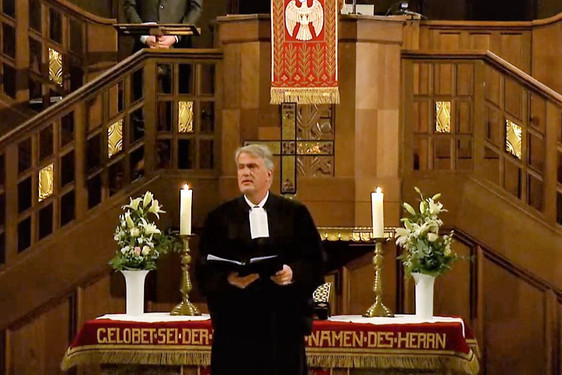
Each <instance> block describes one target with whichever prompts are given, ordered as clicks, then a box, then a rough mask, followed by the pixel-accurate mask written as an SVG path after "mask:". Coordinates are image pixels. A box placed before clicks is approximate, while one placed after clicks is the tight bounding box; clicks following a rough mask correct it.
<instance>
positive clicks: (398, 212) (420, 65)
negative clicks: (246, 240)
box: [0, 0, 562, 375]
mask: <svg viewBox="0 0 562 375" xmlns="http://www.w3.org/2000/svg"><path fill="white" fill-rule="evenodd" d="M162 1H164V0H162ZM346 2H347V3H349V4H342V5H343V6H344V7H343V8H342V10H341V11H340V14H339V15H338V22H337V25H334V27H337V55H336V59H337V62H336V63H337V71H338V90H339V103H333V104H329V103H327V104H322V103H321V104H294V105H293V104H291V103H288V104H271V103H270V99H271V96H270V88H271V74H272V32H273V31H272V30H273V28H274V26H272V17H271V16H270V7H269V1H267V2H262V1H255V0H253V1H250V0H218V1H205V2H204V4H203V14H202V16H201V18H200V20H199V21H198V23H197V26H198V27H199V28H200V30H201V35H200V36H193V37H192V43H193V46H192V48H188V49H158V48H156V49H148V48H146V49H141V50H139V51H137V52H134V53H132V52H131V51H132V44H133V42H132V40H133V37H132V36H128V35H124V34H123V33H122V32H119V30H118V28H116V27H115V26H114V25H115V24H119V23H121V24H122V23H124V18H123V9H122V4H121V1H120V0H99V1H87V0H17V1H16V0H0V21H1V23H2V27H1V28H0V46H1V48H0V61H1V65H0V70H1V81H0V113H1V116H2V121H1V122H0V374H6V375H31V374H64V373H70V374H79V375H86V374H92V375H94V374H102V373H104V371H105V370H104V369H103V368H100V366H99V365H91V364H84V365H82V366H77V367H74V368H72V369H70V370H69V371H68V372H64V371H63V370H62V369H61V361H62V358H63V356H64V355H65V352H66V350H67V348H68V347H69V345H70V343H71V342H72V340H73V339H74V337H75V336H76V334H77V333H78V331H79V330H80V328H81V327H82V325H83V324H84V323H85V322H86V321H88V320H91V319H95V318H96V317H98V316H100V315H104V314H108V313H123V312H124V309H125V285H124V281H123V277H122V276H121V275H120V274H119V273H116V272H115V271H114V270H112V269H111V267H110V266H109V265H108V261H109V260H110V259H111V258H112V256H113V254H114V253H115V251H116V249H117V245H116V244H115V241H114V238H113V233H114V231H115V227H116V226H117V225H118V218H119V215H120V214H121V213H122V210H121V206H122V205H124V204H127V203H128V202H129V197H135V196H139V195H142V194H144V192H145V191H151V192H153V193H154V196H155V197H157V198H158V200H159V201H160V202H161V203H162V205H163V209H164V210H165V211H166V213H165V214H162V215H161V217H160V219H159V221H158V225H159V227H160V228H166V229H167V228H172V229H179V227H180V206H179V197H180V189H181V188H182V186H183V185H184V184H185V183H189V185H190V187H191V188H192V190H193V215H192V226H193V234H194V235H193V236H192V237H191V239H190V247H191V253H192V256H193V258H196V257H197V247H198V236H199V235H200V233H201V230H202V227H203V224H204V220H205V217H206V215H207V214H208V213H209V211H210V210H211V209H212V208H214V207H215V206H217V205H218V204H219V203H221V202H223V201H225V200H227V199H231V198H234V197H236V196H238V195H239V191H238V186H237V179H236V174H237V170H236V165H235V163H234V160H233V156H234V152H235V150H236V149H237V148H238V147H240V146H242V145H245V144H251V143H260V144H266V145H268V146H269V148H270V149H271V150H272V152H273V154H274V159H275V175H274V182H273V185H272V191H273V192H275V193H277V194H284V195H287V196H289V197H290V198H291V199H296V200H298V201H300V202H302V203H304V204H305V205H306V206H307V207H308V209H309V210H310V212H311V214H312V216H313V218H314V221H315V223H316V225H317V227H318V231H319V233H320V236H321V238H322V242H323V245H324V248H325V250H326V253H327V257H328V267H327V268H328V269H327V273H326V275H325V278H326V281H328V282H330V283H331V285H332V287H331V294H330V300H329V302H330V304H329V309H330V313H331V315H361V314H362V313H363V312H364V311H365V309H367V308H368V307H369V306H370V305H371V304H372V302H373V299H374V291H373V273H374V270H373V250H374V245H373V242H372V241H371V240H370V236H369V232H370V230H371V229H370V228H371V226H372V219H371V214H372V212H371V204H372V202H371V192H372V191H374V189H375V188H376V187H377V186H380V187H382V189H383V192H384V233H385V236H387V237H389V240H387V241H385V242H383V244H382V255H383V258H382V259H383V260H382V264H381V272H380V280H379V283H381V284H382V285H383V289H382V292H381V293H382V295H381V296H380V297H381V298H382V300H383V301H384V303H385V305H386V306H387V307H388V308H389V309H390V310H391V311H393V312H395V313H400V314H412V313H414V309H415V302H414V301H415V297H414V283H413V280H412V279H411V278H405V277H404V270H403V269H402V267H401V264H400V262H399V261H398V260H397V256H399V255H400V253H401V249H400V247H398V246H397V245H396V243H395V239H394V230H395V228H396V227H399V226H400V225H401V221H400V219H401V218H402V217H403V216H404V211H403V208H402V202H409V203H410V204H412V205H413V206H414V207H416V205H417V204H418V202H417V199H418V195H417V193H416V192H415V190H414V187H419V188H420V189H421V191H422V192H424V193H425V194H426V195H429V196H431V195H433V194H436V193H441V198H440V200H441V202H443V204H444V206H445V208H446V209H447V212H445V213H444V215H443V222H444V226H443V228H444V230H447V231H450V230H453V231H454V242H453V244H452V247H453V249H454V250H455V252H457V253H458V254H460V255H461V256H462V257H463V259H462V260H459V261H458V262H456V263H455V264H454V266H453V267H452V269H451V271H450V272H448V273H446V274H445V275H443V276H440V277H438V278H437V279H436V280H435V289H434V313H435V315H444V316H458V317H462V318H463V319H464V321H465V322H466V324H467V326H469V327H470V328H471V329H472V331H473V332H474V337H475V339H476V341H477V342H478V348H479V350H478V352H479V353H478V362H479V373H481V374H521V375H531V374H532V375H535V374H537V375H538V374H550V375H557V374H562V361H561V358H562V44H561V43H560V40H562V5H561V3H560V2H559V1H558V0H544V1H543V0H541V1H538V0H517V1H497V2H493V3H494V4H490V3H492V2H489V1H483V0H455V1H452V2H451V1H445V0H438V1H432V2H429V1H427V0H426V1H423V0H418V1H410V2H407V1H404V2H397V3H395V2H394V1H387V0H384V1H379V0H375V1H372V0H364V1H358V4H356V6H357V9H360V10H361V11H362V12H364V13H363V14H361V13H359V12H357V11H356V12H355V13H354V12H353V10H352V11H350V9H352V8H353V7H354V5H352V4H351V1H350V0H346ZM365 12H367V13H365ZM163 72H164V73H163ZM139 83H140V84H139ZM180 263H181V262H180V257H179V255H177V254H168V255H166V256H163V257H162V258H161V259H160V260H159V261H158V269H157V270H155V271H152V272H150V273H149V275H148V278H147V280H146V292H145V293H146V311H147V312H161V311H170V310H171V309H172V308H173V307H174V306H175V305H176V304H177V303H178V302H179V301H180V300H181V295H180V292H179V290H178V289H179V286H180V283H181V282H182V270H181V264H180ZM191 271H193V269H192V270H191ZM189 298H190V300H191V302H193V304H194V305H195V306H197V307H198V308H199V309H200V310H201V311H202V312H207V311H208V310H207V307H206V303H205V299H204V298H203V297H202V296H201V294H200V293H199V291H198V289H197V284H196V283H194V285H193V289H192V290H191V291H190V296H189ZM113 370H115V369H113ZM166 371H167V372H161V373H166V374H193V375H195V374H199V375H202V374H203V372H201V371H200V370H193V369H189V368H187V367H185V368H183V367H182V366H176V367H173V366H171V367H170V368H169V369H167V370H166ZM197 371H200V372H197ZM354 373H355V374H367V373H373V374H376V373H381V372H377V371H376V370H372V371H371V372H369V371H368V370H353V369H351V370H350V369H346V370H342V369H332V370H331V372H326V373H325V374H330V375H343V374H354ZM447 373H451V372H447Z"/></svg>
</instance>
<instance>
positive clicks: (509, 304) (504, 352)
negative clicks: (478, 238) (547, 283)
mask: <svg viewBox="0 0 562 375" xmlns="http://www.w3.org/2000/svg"><path fill="white" fill-rule="evenodd" d="M483 277H484V291H485V295H484V309H483V311H484V314H485V315H484V317H483V319H484V321H485V326H484V335H485V339H484V342H481V343H480V345H481V347H483V348H484V350H485V358H486V361H485V368H484V371H485V372H486V373H488V374H546V373H548V372H547V371H546V367H545V362H544V360H537V358H545V356H546V354H547V353H546V351H545V335H546V332H545V330H544V328H545V320H544V319H545V318H544V317H545V315H544V314H545V310H544V307H545V306H544V303H545V301H544V293H543V292H542V291H541V290H540V289H538V288H536V287H534V286H533V285H531V284H529V283H527V282H526V281H525V280H524V279H522V278H519V277H517V276H516V275H514V274H512V273H510V272H508V271H507V270H505V269H502V268H500V267H498V266H497V265H496V264H494V263H493V262H490V261H488V260H487V261H486V262H485V264H484V275H483ZM498 301H501V303H498ZM507 337H509V340H506V338H507ZM513 353H525V355H520V356H517V357H515V356H513Z"/></svg>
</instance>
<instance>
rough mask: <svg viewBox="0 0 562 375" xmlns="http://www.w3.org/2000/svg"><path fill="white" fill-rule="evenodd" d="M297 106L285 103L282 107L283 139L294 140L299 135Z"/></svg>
mask: <svg viewBox="0 0 562 375" xmlns="http://www.w3.org/2000/svg"><path fill="white" fill-rule="evenodd" d="M296 119H297V104H296V103H283V104H282V105H281V127H282V128H281V139H283V140H284V141H290V140H294V139H295V138H296V134H297V120H296Z"/></svg>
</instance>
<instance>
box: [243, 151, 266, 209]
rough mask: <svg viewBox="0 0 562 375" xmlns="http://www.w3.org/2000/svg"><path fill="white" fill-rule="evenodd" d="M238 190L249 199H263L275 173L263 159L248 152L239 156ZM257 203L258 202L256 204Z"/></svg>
mask: <svg viewBox="0 0 562 375" xmlns="http://www.w3.org/2000/svg"><path fill="white" fill-rule="evenodd" d="M237 163H238V188H239V189H240V191H241V192H242V194H245V195H246V196H247V197H248V198H251V197H253V198H260V199H261V198H263V197H264V196H265V193H266V192H267V191H268V190H269V187H270V186H271V178H272V177H273V171H272V170H268V169H267V168H266V166H265V161H264V160H263V159H262V158H259V157H256V156H254V155H251V154H248V153H246V152H242V153H240V155H238V160H237ZM254 203H257V202H254Z"/></svg>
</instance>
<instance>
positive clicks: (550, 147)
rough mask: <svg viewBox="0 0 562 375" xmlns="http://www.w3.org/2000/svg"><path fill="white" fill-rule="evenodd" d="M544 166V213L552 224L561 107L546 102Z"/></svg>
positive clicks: (556, 183) (555, 199) (554, 222)
mask: <svg viewBox="0 0 562 375" xmlns="http://www.w3.org/2000/svg"><path fill="white" fill-rule="evenodd" d="M545 116H546V118H545V137H544V139H545V150H546V152H545V155H544V160H545V166H544V206H543V207H544V214H545V216H546V218H547V220H548V221H549V222H551V223H553V224H554V225H556V221H557V198H556V194H557V186H558V179H559V177H558V176H559V168H560V166H559V165H558V163H559V161H558V158H559V153H560V151H558V150H557V149H558V147H557V143H558V139H559V137H560V136H561V135H562V121H561V120H562V109H561V108H560V107H558V106H556V105H554V104H552V103H547V105H546V113H545Z"/></svg>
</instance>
